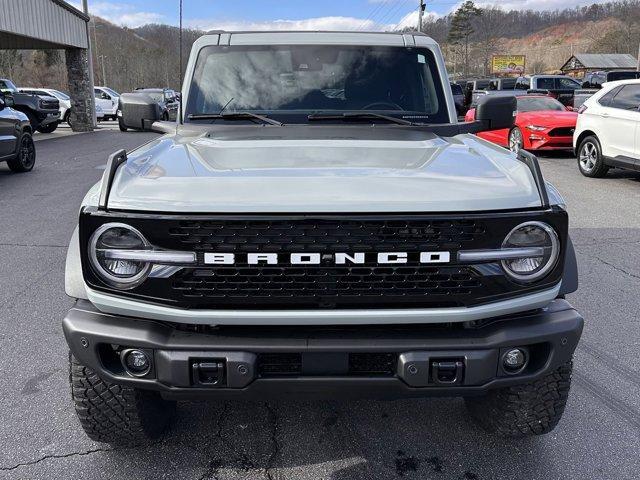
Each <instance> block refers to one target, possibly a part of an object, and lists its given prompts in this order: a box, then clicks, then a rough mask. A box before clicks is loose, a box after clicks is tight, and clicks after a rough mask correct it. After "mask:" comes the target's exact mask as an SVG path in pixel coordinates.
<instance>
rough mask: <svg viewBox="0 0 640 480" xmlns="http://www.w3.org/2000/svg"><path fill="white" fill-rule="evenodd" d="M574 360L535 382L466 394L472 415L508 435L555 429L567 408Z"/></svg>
mask: <svg viewBox="0 0 640 480" xmlns="http://www.w3.org/2000/svg"><path fill="white" fill-rule="evenodd" d="M572 368H573V364H572V362H571V361H569V362H567V363H565V364H564V365H562V366H561V367H560V368H558V369H557V370H555V371H554V372H553V373H551V374H549V375H547V376H546V377H543V378H541V379H540V380H537V381H535V382H531V383H526V384H523V385H517V386H514V387H507V388H501V389H498V390H493V391H491V392H489V393H488V394H487V395H485V396H483V397H468V398H465V403H466V405H467V409H468V410H469V413H470V414H471V416H472V417H473V418H474V419H475V420H476V421H477V422H478V423H479V424H480V426H481V427H483V428H484V429H485V430H487V431H488V432H491V433H497V434H499V435H503V436H508V437H524V436H530V435H543V434H545V433H549V432H550V431H552V430H553V429H554V428H555V427H556V425H557V424H558V422H559V421H560V418H562V413H563V412H564V407H565V405H566V403H567V398H568V396H569V387H570V386H571V371H572Z"/></svg>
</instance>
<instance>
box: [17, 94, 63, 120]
mask: <svg viewBox="0 0 640 480" xmlns="http://www.w3.org/2000/svg"><path fill="white" fill-rule="evenodd" d="M19 90H20V91H21V92H23V93H30V94H32V95H38V96H40V97H43V96H45V97H46V96H48V97H54V98H57V99H58V102H59V103H60V121H62V122H66V123H69V117H70V115H71V97H69V95H67V94H66V93H64V92H61V91H60V90H55V89H53V88H33V87H27V88H22V87H20V88H19Z"/></svg>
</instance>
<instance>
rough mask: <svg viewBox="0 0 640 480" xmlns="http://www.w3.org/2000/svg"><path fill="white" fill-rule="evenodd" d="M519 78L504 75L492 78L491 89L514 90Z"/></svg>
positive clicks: (489, 87)
mask: <svg viewBox="0 0 640 480" xmlns="http://www.w3.org/2000/svg"><path fill="white" fill-rule="evenodd" d="M516 81H517V78H513V77H504V78H492V79H491V80H490V81H489V86H488V89H489V90H513V89H514V88H515V86H516Z"/></svg>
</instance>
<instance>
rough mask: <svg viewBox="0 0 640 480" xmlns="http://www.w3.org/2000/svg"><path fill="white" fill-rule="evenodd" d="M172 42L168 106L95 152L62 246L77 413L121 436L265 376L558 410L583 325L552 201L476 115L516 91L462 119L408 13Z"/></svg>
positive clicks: (562, 225)
mask: <svg viewBox="0 0 640 480" xmlns="http://www.w3.org/2000/svg"><path fill="white" fill-rule="evenodd" d="M222 38H226V41H225V45H221V43H222V42H221V39H222ZM188 65H189V67H188V68H187V71H186V73H185V89H184V91H183V95H184V97H183V106H184V117H183V118H181V119H180V121H179V122H176V124H175V126H174V128H173V129H171V132H170V133H167V134H166V135H163V136H161V137H159V138H156V139H154V140H153V141H151V142H149V143H147V144H145V145H143V146H142V147H139V148H137V149H134V150H133V151H129V152H126V151H125V150H123V149H121V150H118V151H117V152H115V153H114V154H112V155H111V156H110V157H109V159H108V161H107V166H106V169H105V172H104V175H103V178H102V182H100V184H99V185H97V186H95V187H94V188H93V189H92V190H91V193H90V194H89V195H87V196H86V197H85V200H84V202H83V204H82V206H81V209H80V214H79V226H78V228H77V229H76V231H75V233H74V235H73V238H72V240H71V242H70V245H69V252H68V254H67V267H66V274H65V277H66V278H65V286H66V292H67V293H68V295H69V296H71V297H73V298H75V299H76V300H77V302H76V303H75V304H74V306H73V307H72V308H71V309H70V311H69V312H68V313H67V315H66V317H65V319H64V321H63V324H62V325H63V327H62V329H63V331H64V335H65V338H66V340H67V343H68V345H69V348H70V350H71V354H70V355H69V367H70V375H69V381H70V383H71V389H70V393H71V395H72V398H73V402H74V404H75V407H76V411H77V414H78V417H79V420H80V424H81V425H82V427H83V428H84V429H85V431H86V433H87V434H88V435H89V436H90V437H91V438H92V439H93V440H96V441H101V442H109V443H111V444H116V445H117V444H125V445H129V446H130V445H131V444H135V443H144V442H145V441H146V440H148V439H149V438H154V437H155V438H157V437H159V436H160V435H162V432H163V430H164V429H165V428H166V427H167V426H168V424H169V423H170V421H171V417H172V415H173V414H174V411H175V408H176V400H177V399H181V400H187V399H193V398H199V399H205V398H208V399H211V400H214V401H216V400H217V401H220V400H222V399H227V401H229V402H234V401H240V400H241V399H243V398H244V399H254V400H260V401H262V400H264V399H265V397H266V396H269V397H271V398H281V399H287V400H291V399H302V398H309V397H312V398H314V399H318V398H330V399H332V400H335V399H337V398H354V397H383V398H403V397H429V396H434V395H439V396H460V397H464V401H465V403H466V405H467V407H468V409H469V412H470V416H471V417H472V418H474V419H476V420H477V421H478V422H479V424H480V425H481V426H483V427H484V428H485V429H487V430H488V431H490V432H494V433H497V434H500V435H509V436H524V435H540V434H544V433H548V432H550V431H551V430H553V428H554V427H555V426H556V425H557V424H558V422H559V421H560V417H561V416H562V413H563V411H564V409H565V404H566V403H567V398H568V395H569V387H570V383H571V371H572V356H573V353H574V351H575V348H576V346H577V344H578V340H579V338H580V335H581V332H582V328H583V319H582V317H581V316H580V315H579V314H578V313H577V312H576V311H575V310H574V308H573V307H572V306H571V305H570V304H569V303H568V302H567V301H566V300H565V295H566V294H567V293H570V292H573V291H575V289H576V288H577V268H576V266H575V254H574V251H573V247H572V246H571V239H570V236H569V230H568V215H567V211H566V209H565V207H564V204H565V202H564V200H563V199H562V197H561V196H560V194H559V193H557V190H556V189H555V188H548V187H547V183H546V182H545V180H544V178H543V176H542V173H541V171H540V169H539V166H538V164H537V159H536V158H535V156H533V155H532V154H530V153H527V152H524V151H521V152H520V154H519V155H518V156H516V155H514V154H513V153H511V152H508V151H505V150H504V149H501V148H498V147H495V148H493V147H491V148H490V147H488V146H487V144H486V142H485V141H483V140H481V139H479V138H477V137H475V136H473V135H471V134H470V133H475V132H478V131H481V130H485V129H494V130H495V129H500V128H509V127H510V126H512V125H513V121H514V111H515V108H516V101H515V99H514V98H513V97H502V96H495V97H492V96H487V98H485V99H483V100H482V101H481V102H480V104H479V105H478V107H477V110H476V121H475V122H473V123H460V122H458V121H457V116H456V114H455V108H454V105H453V97H452V95H451V91H450V88H449V80H448V78H447V73H446V70H444V68H443V66H444V59H443V57H442V53H441V50H440V48H439V47H438V45H437V43H436V42H435V41H433V40H432V39H430V38H429V37H427V36H426V35H422V34H412V33H404V34H401V33H363V32H356V33H349V34H348V35H341V34H336V33H333V32H304V33H301V32H260V33H247V32H240V33H237V34H236V33H234V34H227V33H215V34H208V35H205V36H203V37H201V38H200V39H199V40H197V41H196V42H195V43H194V45H193V48H192V53H191V58H190V60H189V63H188ZM138 95H144V94H138ZM124 96H125V95H124V94H123V95H122V96H121V102H124V101H125V99H124ZM578 413H579V412H578ZM430 414H431V413H430V412H428V411H426V410H425V412H424V415H425V416H427V417H428V416H429V415H430ZM446 415H447V418H446V422H451V418H450V412H447V413H446Z"/></svg>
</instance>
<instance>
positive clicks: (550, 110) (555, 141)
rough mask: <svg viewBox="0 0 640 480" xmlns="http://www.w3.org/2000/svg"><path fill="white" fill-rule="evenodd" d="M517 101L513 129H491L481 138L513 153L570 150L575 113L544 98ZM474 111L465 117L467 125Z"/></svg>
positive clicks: (529, 97)
mask: <svg viewBox="0 0 640 480" xmlns="http://www.w3.org/2000/svg"><path fill="white" fill-rule="evenodd" d="M516 99H517V101H518V114H517V115H516V122H515V126H514V127H513V128H512V129H511V130H509V129H506V128H505V129H502V130H492V131H489V132H482V133H478V134H477V135H478V136H479V137H480V138H484V139H485V140H488V141H490V142H493V143H497V144H498V145H500V146H502V147H506V148H508V149H509V150H511V151H512V152H515V153H518V151H519V150H520V149H521V148H523V149H525V150H571V149H572V148H573V132H574V130H575V128H576V121H577V120H578V114H577V113H576V112H573V111H568V110H567V107H565V106H564V105H563V104H561V103H560V102H559V101H558V100H555V99H553V98H551V97H546V96H543V95H521V96H517V97H516ZM475 115H476V110H475V108H472V109H471V110H469V111H468V112H467V115H466V116H465V117H464V119H465V121H466V122H472V121H473V120H474V119H475Z"/></svg>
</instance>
